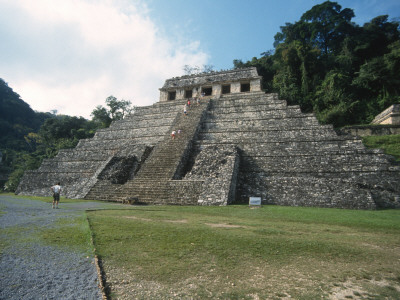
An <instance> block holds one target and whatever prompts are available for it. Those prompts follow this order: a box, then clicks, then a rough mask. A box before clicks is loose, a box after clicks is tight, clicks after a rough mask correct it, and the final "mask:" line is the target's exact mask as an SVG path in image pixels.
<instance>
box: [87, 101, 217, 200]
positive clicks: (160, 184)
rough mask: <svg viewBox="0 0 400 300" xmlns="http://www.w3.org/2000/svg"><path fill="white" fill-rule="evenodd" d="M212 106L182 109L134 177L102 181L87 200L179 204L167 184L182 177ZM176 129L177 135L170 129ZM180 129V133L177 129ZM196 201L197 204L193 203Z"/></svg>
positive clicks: (201, 104) (200, 105)
mask: <svg viewBox="0 0 400 300" xmlns="http://www.w3.org/2000/svg"><path fill="white" fill-rule="evenodd" d="M208 106H209V101H208V100H204V101H203V102H202V103H200V104H192V105H191V106H190V108H189V109H188V114H187V115H185V114H184V113H183V104H182V110H180V111H179V112H178V114H177V116H176V119H175V121H174V122H173V123H172V125H171V127H170V130H169V132H168V133H167V134H166V135H165V137H164V139H163V140H162V141H161V142H160V143H158V144H157V145H156V146H155V147H154V149H153V151H152V152H151V154H150V156H149V157H148V158H147V159H146V161H145V162H144V163H143V165H142V166H141V168H140V170H139V171H138V172H137V174H136V175H135V177H134V178H133V179H131V180H128V181H127V182H126V183H124V184H111V183H109V182H106V183H104V182H103V183H102V184H99V187H101V188H99V189H97V188H96V187H94V188H93V189H92V190H91V191H90V192H89V193H88V194H87V195H86V197H85V199H96V200H107V201H116V202H122V203H140V204H148V203H151V204H178V203H180V201H179V199H174V198H173V197H170V196H171V195H170V194H171V193H169V187H170V185H169V184H168V183H169V182H170V181H171V180H172V179H181V178H182V176H183V175H184V174H183V172H184V168H185V165H186V163H187V160H188V158H189V154H190V151H191V149H192V146H193V141H194V139H195V137H196V135H197V133H198V131H199V130H200V126H201V121H202V119H203V116H204V115H205V112H206V111H207V109H208ZM173 130H174V131H176V136H175V138H172V137H171V132H172V131H173ZM179 130H180V131H181V133H180V134H178V131H179ZM193 204H195V203H193Z"/></svg>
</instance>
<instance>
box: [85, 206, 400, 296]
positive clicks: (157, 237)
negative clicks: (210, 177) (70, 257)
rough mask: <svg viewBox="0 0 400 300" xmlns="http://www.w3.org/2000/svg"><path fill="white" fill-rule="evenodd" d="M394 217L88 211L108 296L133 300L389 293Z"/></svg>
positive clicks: (280, 210)
mask: <svg viewBox="0 0 400 300" xmlns="http://www.w3.org/2000/svg"><path fill="white" fill-rule="evenodd" d="M399 217H400V211H398V210H382V211H353V210H339V209H321V208H305V207H296V208H293V207H279V206H263V207H262V208H258V209H249V208H248V207H247V206H228V207H176V206H166V207H165V206H163V207H157V206H155V207H154V206H152V207H148V206H144V207H134V208H132V209H131V210H124V211H121V210H109V211H93V212H88V219H89V221H90V226H91V230H92V233H93V236H94V243H95V248H96V253H97V254H98V255H99V257H100V258H101V259H102V262H103V264H104V270H105V273H106V275H107V280H108V284H109V285H110V287H111V292H113V293H114V294H113V295H114V297H116V298H117V297H120V298H125V297H127V296H128V295H129V297H132V298H139V299H141V298H143V299H145V298H157V299H167V298H183V299H186V298H194V299H203V298H213V299H228V298H229V299H232V298H234V299H267V298H268V299H279V298H282V297H288V298H289V295H290V297H291V298H293V299H317V298H319V299H320V298H321V297H322V298H324V299H328V297H329V295H333V294H335V293H344V294H343V295H342V298H343V297H344V296H348V297H350V296H353V297H355V294H354V293H358V294H359V295H362V296H363V297H364V298H374V299H377V298H379V297H381V298H382V299H383V298H385V297H386V298H387V299H396V298H398V297H400V272H399V270H400V268H399V261H400V260H399V259H400V256H399V255H400V253H399V252H398V251H397V250H398V249H397V248H398V245H399V243H400V239H399V237H400V235H399V234H400V222H399ZM339 298H340V297H339Z"/></svg>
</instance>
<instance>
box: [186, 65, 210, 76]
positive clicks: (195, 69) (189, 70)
mask: <svg viewBox="0 0 400 300" xmlns="http://www.w3.org/2000/svg"><path fill="white" fill-rule="evenodd" d="M183 71H184V72H185V75H192V74H199V73H209V72H213V71H214V66H213V65H203V66H202V67H199V66H190V65H184V66H183Z"/></svg>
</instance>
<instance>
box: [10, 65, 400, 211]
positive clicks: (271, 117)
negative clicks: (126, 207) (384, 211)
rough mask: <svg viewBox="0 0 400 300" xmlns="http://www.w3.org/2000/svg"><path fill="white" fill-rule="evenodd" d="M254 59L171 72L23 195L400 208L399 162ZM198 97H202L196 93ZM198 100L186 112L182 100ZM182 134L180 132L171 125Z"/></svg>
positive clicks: (37, 176) (42, 172)
mask: <svg viewBox="0 0 400 300" xmlns="http://www.w3.org/2000/svg"><path fill="white" fill-rule="evenodd" d="M260 82H261V77H260V76H258V74H257V71H256V69H255V68H246V69H238V70H229V71H221V72H210V73H203V74H196V75H187V76H182V77H176V78H171V79H168V80H166V82H165V84H164V86H163V87H162V88H160V99H159V101H158V102H157V103H155V104H153V105H151V106H145V107H139V108H138V109H137V110H136V111H135V113H134V114H132V115H130V116H128V117H126V118H125V119H123V120H120V121H116V122H113V123H112V124H111V126H110V127H109V128H106V129H101V130H98V131H97V132H96V134H95V136H94V137H93V138H90V139H84V140H81V141H80V142H79V144H78V145H77V146H76V147H75V148H74V149H69V150H60V151H59V153H58V155H57V156H56V157H55V158H53V159H48V160H45V161H43V163H42V165H41V166H40V168H39V169H38V170H33V171H27V172H26V173H25V174H24V177H23V179H22V181H21V183H20V185H19V187H18V189H17V193H18V194H24V195H42V196H49V195H50V189H49V187H50V186H51V185H53V184H54V183H55V182H57V181H60V182H61V184H62V186H63V188H64V195H65V196H66V197H68V198H84V199H97V200H105V201H115V202H122V203H141V204H179V205H227V204H230V203H244V202H248V201H249V197H252V196H255V197H261V199H262V203H264V204H277V205H290V206H318V207H338V208H355V209H376V208H395V207H400V184H399V182H400V166H399V165H398V164H396V163H395V162H394V160H393V158H392V157H391V156H388V155H385V154H384V153H383V152H382V151H381V150H375V149H366V148H365V147H364V145H363V144H362V142H361V140H360V139H359V138H357V137H354V136H351V135H338V134H337V133H336V132H335V130H334V129H333V127H332V126H331V125H321V124H319V123H318V121H317V119H316V118H315V116H314V115H313V114H310V113H308V114H306V113H302V112H301V110H300V108H299V107H298V106H288V105H287V103H286V101H284V100H279V99H278V96H277V95H276V94H265V93H264V92H262V91H261V87H260ZM196 98H198V99H200V100H199V103H197V101H196V100H195V99H196ZM188 99H191V100H192V104H191V105H190V108H188V110H187V115H185V114H184V105H185V104H186V103H187V100H188ZM173 130H175V131H178V130H180V131H181V133H180V134H177V136H176V137H175V138H174V139H172V138H171V132H172V131H173Z"/></svg>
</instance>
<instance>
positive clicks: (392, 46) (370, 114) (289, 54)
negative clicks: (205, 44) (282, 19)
mask: <svg viewBox="0 0 400 300" xmlns="http://www.w3.org/2000/svg"><path fill="white" fill-rule="evenodd" d="M353 17H355V15H354V12H353V10H352V9H349V8H345V9H342V8H341V6H340V5H339V4H338V3H336V2H330V1H326V2H324V3H322V4H319V5H316V6H314V7H313V8H312V9H310V10H309V11H307V12H305V13H304V14H303V15H302V16H301V18H300V20H299V21H297V22H295V23H294V24H292V23H286V24H285V25H284V26H281V31H280V32H278V33H277V34H276V35H275V43H274V47H275V49H274V50H271V51H268V52H265V53H262V54H261V55H262V56H261V57H259V58H257V57H254V58H253V59H252V60H251V61H247V62H243V61H241V60H235V61H234V67H235V68H241V67H249V66H255V67H257V69H258V72H259V74H260V75H261V76H263V88H264V89H265V90H266V91H267V92H277V93H279V96H280V98H281V99H285V100H287V101H288V103H289V104H299V105H300V107H301V109H302V110H303V111H304V112H311V111H313V112H315V114H316V116H317V118H318V119H319V121H320V122H322V123H330V124H333V125H334V126H335V127H341V126H344V125H350V124H366V123H369V122H371V121H372V119H373V118H374V117H375V116H376V115H377V114H378V113H380V112H381V111H383V110H384V109H386V108H387V107H389V106H390V105H391V104H394V103H400V32H399V22H398V21H399V19H397V21H394V20H392V21H389V20H388V16H387V15H384V16H377V17H375V18H374V19H372V20H371V21H370V22H367V23H365V24H364V25H363V26H359V25H357V24H355V23H354V22H352V21H351V19H352V18H353Z"/></svg>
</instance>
